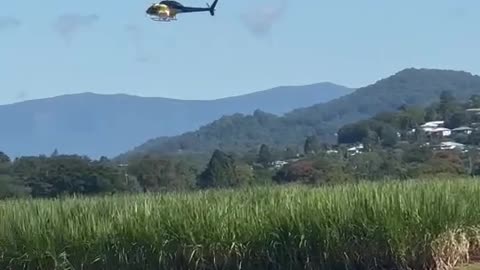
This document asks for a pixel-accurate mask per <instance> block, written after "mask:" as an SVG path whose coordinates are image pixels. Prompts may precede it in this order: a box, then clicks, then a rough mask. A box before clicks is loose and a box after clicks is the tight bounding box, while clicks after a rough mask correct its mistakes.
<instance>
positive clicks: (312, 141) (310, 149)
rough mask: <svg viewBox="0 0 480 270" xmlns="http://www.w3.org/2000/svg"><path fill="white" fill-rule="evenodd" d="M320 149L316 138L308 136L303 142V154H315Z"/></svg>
mask: <svg viewBox="0 0 480 270" xmlns="http://www.w3.org/2000/svg"><path fill="white" fill-rule="evenodd" d="M319 149H320V141H319V140H318V137H317V136H315V135H314V136H308V137H307V139H306V140H305V144H304V147H303V151H304V153H305V154H307V155H309V154H315V153H316V152H317V151H318V150H319Z"/></svg>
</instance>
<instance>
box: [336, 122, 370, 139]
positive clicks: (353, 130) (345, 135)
mask: <svg viewBox="0 0 480 270" xmlns="http://www.w3.org/2000/svg"><path fill="white" fill-rule="evenodd" d="M369 135H370V130H369V127H368V125H367V123H366V122H359V123H355V124H347V125H345V126H343V127H342V128H340V129H339V130H338V143H339V144H350V143H358V142H362V141H363V140H364V139H365V138H367V137H369Z"/></svg>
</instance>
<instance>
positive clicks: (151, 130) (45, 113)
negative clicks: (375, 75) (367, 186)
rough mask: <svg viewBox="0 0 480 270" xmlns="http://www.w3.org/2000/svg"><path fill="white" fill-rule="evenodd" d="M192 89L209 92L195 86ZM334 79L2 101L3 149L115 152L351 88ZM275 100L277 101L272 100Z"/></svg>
mask: <svg viewBox="0 0 480 270" xmlns="http://www.w3.org/2000/svg"><path fill="white" fill-rule="evenodd" d="M192 91H204V90H200V89H198V90H196V89H192ZM352 91H353V90H352V89H349V88H346V87H342V86H339V85H335V84H331V83H318V84H312V85H302V86H284V87H277V88H273V89H269V90H265V91H259V92H254V93H251V94H247V95H240V96H235V97H228V98H221V99H216V100H176V99H168V98H157V97H139V96H131V95H100V94H93V93H82V94H73V95H64V96H58V97H53V98H45V99H38V100H29V101H25V102H19V103H15V104H9V105H1V106H0V122H1V123H2V124H3V125H4V126H5V127H6V128H5V129H3V130H2V132H0V149H2V151H4V152H5V153H7V154H8V155H10V156H15V157H17V156H26V155H38V154H47V155H48V154H50V153H52V152H53V151H54V150H55V149H58V150H59V151H60V152H62V153H68V154H79V155H87V156H89V157H90V158H99V157H100V156H109V157H112V156H115V155H118V154H121V153H123V152H125V151H128V150H130V149H132V148H133V147H135V146H137V145H139V144H141V143H144V142H145V141H146V140H148V139H150V138H153V137H158V136H173V135H178V134H181V133H183V132H187V131H191V130H195V129H197V128H199V127H200V126H201V125H205V124H207V123H209V122H211V121H213V120H215V119H218V118H219V117H221V116H223V115H226V114H233V113H252V112H253V111H254V110H256V109H261V110H264V111H267V112H270V113H273V114H278V115H281V114H283V113H286V112H288V111H291V110H292V109H295V108H299V107H305V106H310V105H313V104H317V103H322V102H326V101H330V100H331V99H334V98H337V97H340V96H343V95H345V94H348V93H351V92H352ZM272 100H275V101H276V102H273V103H272V102H271V101H272Z"/></svg>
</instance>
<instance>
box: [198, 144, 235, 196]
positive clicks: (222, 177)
mask: <svg viewBox="0 0 480 270" xmlns="http://www.w3.org/2000/svg"><path fill="white" fill-rule="evenodd" d="M237 183H238V178H237V175H236V167H235V161H234V160H233V158H232V157H231V156H229V155H227V154H225V153H224V152H222V151H220V150H218V149H217V150H215V151H214V152H213V155H212V157H211V159H210V161H209V163H208V165H207V168H206V169H205V170H204V171H203V172H202V173H201V174H200V175H199V177H198V179H197V185H198V187H200V188H214V187H232V186H235V185H236V184H237Z"/></svg>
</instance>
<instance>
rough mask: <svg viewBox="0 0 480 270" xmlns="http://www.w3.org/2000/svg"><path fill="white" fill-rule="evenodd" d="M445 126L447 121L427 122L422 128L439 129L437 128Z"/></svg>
mask: <svg viewBox="0 0 480 270" xmlns="http://www.w3.org/2000/svg"><path fill="white" fill-rule="evenodd" d="M444 124H445V121H430V122H426V123H425V124H423V125H421V126H420V127H422V128H437V127H443V125H444Z"/></svg>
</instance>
